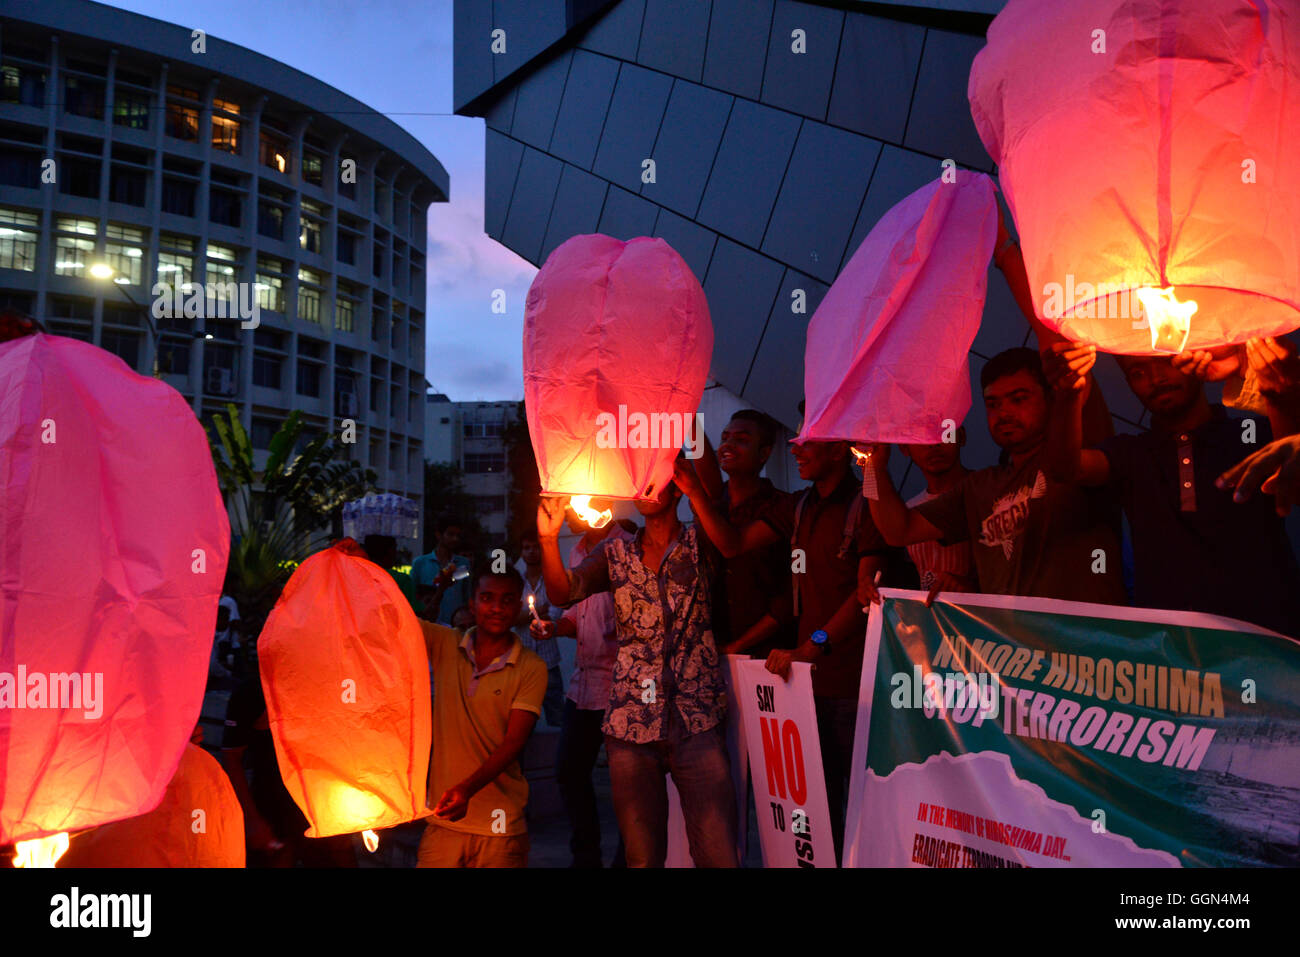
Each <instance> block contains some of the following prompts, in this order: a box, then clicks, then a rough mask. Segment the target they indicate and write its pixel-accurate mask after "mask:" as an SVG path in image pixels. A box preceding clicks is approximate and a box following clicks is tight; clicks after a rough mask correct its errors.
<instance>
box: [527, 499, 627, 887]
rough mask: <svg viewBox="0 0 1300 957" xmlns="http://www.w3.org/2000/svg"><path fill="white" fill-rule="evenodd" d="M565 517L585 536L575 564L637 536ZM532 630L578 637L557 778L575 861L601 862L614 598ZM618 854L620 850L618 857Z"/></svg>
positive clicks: (596, 598)
mask: <svg viewBox="0 0 1300 957" xmlns="http://www.w3.org/2000/svg"><path fill="white" fill-rule="evenodd" d="M608 504H609V503H607V502H599V500H596V499H593V500H592V507H593V508H596V509H597V510H601V509H604V508H606V507H607V506H608ZM566 518H567V520H568V523H569V530H570V531H571V532H573V533H575V534H578V535H581V536H582V537H581V538H580V539H578V541H577V543H576V544H575V545H574V546H573V548H572V549H571V550H570V552H569V567H570V568H577V567H578V566H579V565H581V564H582V561H583V559H585V558H586V557H587V556H588V555H589V554H591V550H592V549H593V548H595V547H596V546H597V545H599V544H600V543H601V542H603V541H604V540H605V539H606V538H609V537H611V536H612V537H617V538H622V539H623V540H625V541H626V540H630V539H631V538H632V535H631V533H629V532H628V531H627V530H626V529H625V528H624V527H623V526H622V525H620V524H619V523H618V522H616V521H615V522H610V523H609V524H608V525H606V526H605V527H604V528H588V527H587V526H586V525H585V524H584V523H583V522H582V521H580V520H579V519H578V516H577V514H576V513H574V512H573V510H572V509H570V510H569V512H568V515H567V516H566ZM539 557H540V556H539ZM533 632H534V634H537V635H539V640H538V641H537V645H539V646H545V645H552V646H554V645H555V644H556V642H555V641H553V640H550V639H549V638H545V637H541V635H546V634H549V635H550V636H551V637H554V636H555V635H567V636H569V637H572V638H575V639H577V642H578V651H577V659H576V662H575V666H574V670H573V675H572V676H571V677H570V678H569V696H568V699H567V700H566V701H565V702H564V730H563V731H562V732H561V733H560V746H559V749H558V750H557V752H556V756H555V777H556V781H557V783H558V784H559V786H560V796H561V797H562V798H563V800H564V808H565V811H566V812H567V813H568V815H569V825H570V827H571V829H572V836H571V838H570V839H569V849H570V850H571V851H572V852H573V866H574V867H602V866H604V859H603V857H602V855H601V850H600V816H599V813H598V811H597V807H596V789H595V788H594V787H593V786H592V783H591V773H592V769H593V768H594V767H595V766H596V756H597V755H598V754H599V753H600V746H601V742H602V741H604V733H603V732H602V731H601V723H602V722H603V721H604V718H605V707H606V705H607V704H608V703H609V686H610V681H611V676H612V674H613V669H614V660H615V659H616V658H617V657H618V635H617V633H616V629H615V618H614V598H613V596H612V595H611V594H610V593H609V592H601V593H599V594H596V595H592V596H591V597H589V598H584V599H583V600H582V601H580V602H578V603H577V604H576V605H574V606H573V607H571V608H569V609H568V610H567V611H565V612H564V614H563V616H562V617H561V618H560V619H559V621H558V622H557V623H556V624H555V625H554V626H550V625H549V623H547V624H546V625H543V626H540V627H536V628H534V629H533ZM620 851H621V848H620ZM619 856H621V855H615V860H616V862H617V860H618V858H619Z"/></svg>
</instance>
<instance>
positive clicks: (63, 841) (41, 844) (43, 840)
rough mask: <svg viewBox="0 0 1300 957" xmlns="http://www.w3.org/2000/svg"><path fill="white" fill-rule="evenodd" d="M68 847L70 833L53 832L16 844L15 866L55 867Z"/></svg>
mask: <svg viewBox="0 0 1300 957" xmlns="http://www.w3.org/2000/svg"><path fill="white" fill-rule="evenodd" d="M67 849H68V834H67V832H66V831H64V832H63V833H61V834H52V835H50V836H49V837H38V838H35V839H34V840H31V841H18V842H16V843H15V844H14V850H15V851H16V852H17V853H15V854H14V867H53V866H54V864H55V862H56V861H58V859H59V858H60V857H62V856H63V852H64V851H66V850H67Z"/></svg>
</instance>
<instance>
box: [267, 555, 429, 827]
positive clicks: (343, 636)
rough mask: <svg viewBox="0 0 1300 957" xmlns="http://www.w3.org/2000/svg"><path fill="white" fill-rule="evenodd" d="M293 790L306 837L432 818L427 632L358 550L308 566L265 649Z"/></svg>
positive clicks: (287, 780) (280, 750)
mask: <svg viewBox="0 0 1300 957" xmlns="http://www.w3.org/2000/svg"><path fill="white" fill-rule="evenodd" d="M257 651H258V660H259V662H260V664H261V672H262V689H263V690H264V691H265V692H266V710H267V715H268V718H269V720H270V724H271V735H272V737H273V738H274V740H275V754H276V758H277V759H278V760H279V763H280V775H281V777H283V778H284V786H285V787H286V788H287V789H288V791H289V794H290V795H291V796H292V797H293V799H294V801H295V802H297V804H298V807H300V808H301V809H302V813H303V814H304V815H305V816H306V818H307V821H308V822H309V824H310V828H309V829H308V831H307V836H308V837H330V836H332V835H335V834H351V833H356V832H367V833H365V837H366V845H367V847H369V848H370V849H371V850H374V848H375V844H376V842H377V838H376V836H375V835H374V834H373V830H375V829H378V828H384V827H392V826H393V825H395V824H403V823H405V822H407V821H411V820H414V819H415V818H417V817H423V816H424V815H425V814H426V813H427V812H426V809H425V806H424V805H425V786H426V778H427V775H428V772H429V748H430V745H431V743H432V740H433V731H432V721H433V718H432V707H431V705H430V698H429V658H428V652H427V651H426V650H425V644H424V632H423V631H422V630H421V628H420V622H419V620H418V619H417V618H416V617H415V612H414V611H412V610H411V606H410V604H409V603H408V602H407V600H406V598H405V596H404V595H403V594H402V592H401V590H400V589H399V588H398V586H397V582H396V581H394V579H393V577H392V576H391V575H390V574H388V572H387V571H385V570H384V569H382V568H380V567H379V566H378V565H376V564H375V563H374V562H371V561H370V560H369V559H367V558H366V557H365V553H364V552H363V551H362V550H361V548H360V546H358V545H357V543H356V542H354V541H353V540H352V539H349V538H345V539H343V540H341V541H340V542H338V543H337V544H335V545H334V546H333V547H331V548H327V549H325V550H324V551H322V552H318V553H317V554H315V555H313V556H311V557H310V558H308V559H307V560H306V561H305V562H303V563H302V564H301V565H299V566H298V569H297V570H296V571H295V572H294V573H293V577H291V578H290V579H289V583H288V584H287V585H285V588H284V593H283V594H282V595H281V596H280V600H279V601H278V602H276V605H275V608H273V609H272V610H271V615H270V617H269V618H268V619H267V621H266V627H264V628H263V629H262V634H261V637H260V638H259V639H258V642H257Z"/></svg>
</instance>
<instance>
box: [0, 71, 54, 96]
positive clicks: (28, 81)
mask: <svg viewBox="0 0 1300 957" xmlns="http://www.w3.org/2000/svg"><path fill="white" fill-rule="evenodd" d="M0 103H16V104H18V105H20V106H44V105H45V71H44V70H42V69H40V68H39V67H35V66H29V65H27V64H26V63H6V64H4V65H3V66H0Z"/></svg>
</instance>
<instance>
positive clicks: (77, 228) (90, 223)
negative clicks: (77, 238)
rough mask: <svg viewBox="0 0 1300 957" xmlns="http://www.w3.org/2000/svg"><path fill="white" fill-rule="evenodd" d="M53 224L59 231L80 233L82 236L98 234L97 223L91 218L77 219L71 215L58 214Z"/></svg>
mask: <svg viewBox="0 0 1300 957" xmlns="http://www.w3.org/2000/svg"><path fill="white" fill-rule="evenodd" d="M55 225H56V227H57V229H58V230H59V232H61V233H80V234H81V235H82V236H98V235H99V223H97V222H95V220H93V219H77V218H75V217H73V216H60V217H59V218H58V219H57V220H56V221H55Z"/></svg>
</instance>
